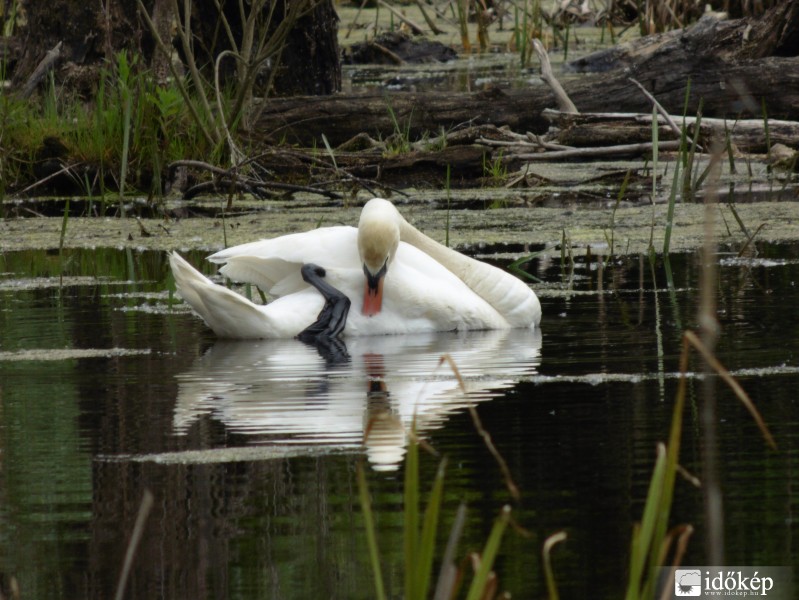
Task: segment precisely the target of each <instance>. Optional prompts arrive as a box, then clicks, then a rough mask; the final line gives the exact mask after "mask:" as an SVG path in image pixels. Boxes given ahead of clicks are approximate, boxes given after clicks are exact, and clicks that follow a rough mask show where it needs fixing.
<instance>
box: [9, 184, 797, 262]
mask: <svg viewBox="0 0 799 600" xmlns="http://www.w3.org/2000/svg"><path fill="white" fill-rule="evenodd" d="M363 200H365V198H364V199H363ZM394 201H395V202H396V203H397V204H398V206H399V208H400V210H401V212H402V213H403V214H404V215H405V216H406V217H407V218H408V220H409V221H410V222H412V223H413V224H414V225H416V226H417V227H418V228H419V229H421V230H422V231H424V232H425V233H427V234H428V235H430V236H431V237H433V238H434V239H437V240H440V241H444V240H445V237H446V229H447V218H448V216H447V215H448V211H447V199H446V196H444V195H442V193H441V192H435V193H432V192H427V193H424V192H420V193H415V194H414V197H413V201H412V202H411V201H407V200H406V201H403V199H402V198H400V197H397V198H394ZM362 203H363V202H362V199H358V201H354V202H352V203H350V204H349V205H347V206H344V205H337V204H333V203H325V202H320V201H319V200H318V199H316V198H313V199H312V198H300V199H297V200H291V201H284V202H276V201H270V202H258V203H250V204H249V205H248V204H247V203H244V202H241V203H238V204H236V205H235V206H234V207H235V208H236V209H237V210H238V211H240V212H239V213H238V214H235V215H230V216H226V217H224V218H223V217H222V216H218V217H212V218H208V217H191V216H189V217H184V218H180V219H165V218H159V219H153V218H151V219H135V218H96V217H94V218H85V217H71V218H70V219H69V220H68V223H67V229H66V235H65V237H64V246H65V247H67V248H101V247H108V248H123V247H132V248H141V249H152V250H173V249H177V250H184V251H185V250H192V249H200V250H208V251H211V250H217V249H219V248H222V247H224V246H226V245H227V246H232V245H235V244H240V243H244V242H249V241H253V240H257V239H261V238H268V237H274V236H278V235H283V234H286V233H291V232H295V231H305V230H309V229H313V228H315V227H318V226H330V225H341V224H344V225H356V224H357V220H358V216H359V214H360V207H361V206H362ZM480 203H482V204H483V206H481V207H478V206H477V204H480ZM208 205H209V206H211V207H215V208H217V209H221V205H220V202H219V201H218V200H217V201H215V202H213V203H211V202H208ZM198 206H199V204H198ZM450 206H451V208H450V210H449V223H450V225H449V239H450V245H451V246H453V247H455V248H458V249H461V250H465V251H468V252H470V253H476V254H494V253H500V254H501V253H509V254H513V255H521V254H523V253H525V252H528V251H535V250H539V249H542V248H549V249H551V251H552V252H553V253H556V252H557V253H559V250H558V249H557V248H559V244H560V242H561V239H562V237H563V234H564V232H565V234H566V236H567V238H568V240H569V241H570V243H571V244H572V245H573V246H576V247H585V246H587V245H590V246H591V247H592V252H594V253H608V252H609V248H608V240H609V239H610V237H611V232H613V239H614V253H615V254H636V253H640V252H645V251H646V250H647V248H648V245H649V241H650V236H651V235H653V239H654V245H655V248H656V249H657V250H660V249H661V248H662V245H663V237H664V233H665V228H666V219H667V206H666V205H665V204H658V205H655V206H651V205H648V206H620V207H618V208H617V209H616V210H615V213H614V211H613V203H612V202H611V201H608V203H607V205H606V206H603V207H601V208H585V207H579V206H563V207H556V208H550V207H543V206H532V207H531V206H525V205H524V198H523V197H522V196H520V195H514V194H508V191H507V190H503V191H502V193H501V194H499V193H497V194H495V195H492V194H491V193H490V192H488V191H486V190H480V191H479V192H474V193H472V194H468V193H460V194H459V195H458V197H457V199H453V200H452V201H451V203H450ZM465 207H468V209H467V208H465ZM173 208H174V206H173ZM183 208H184V209H185V207H183ZM478 208H479V210H478ZM734 211H735V212H737V214H738V217H740V219H741V220H742V222H743V223H744V225H745V226H746V228H747V229H748V231H749V232H754V231H756V230H757V229H758V227H760V226H761V224H762V225H763V227H762V229H760V231H759V233H758V234H757V237H756V241H768V242H776V243H779V242H788V241H791V242H795V241H796V240H797V239H799V203H797V202H757V203H748V204H742V203H738V204H736V205H735V206H734ZM704 212H705V209H704V206H703V205H701V204H678V205H677V206H676V207H675V216H674V229H673V232H672V237H671V248H672V250H675V251H686V250H692V249H695V248H697V247H698V246H699V245H700V243H701V239H702V232H703V220H704ZM714 215H715V221H716V223H715V228H716V233H717V235H718V240H719V242H720V243H722V244H730V245H732V246H736V245H743V244H744V243H745V242H746V236H745V235H744V233H743V232H742V231H741V229H740V227H739V225H738V224H737V221H736V217H735V214H734V212H733V208H731V207H730V206H729V205H726V204H720V205H718V209H717V210H715V211H714ZM62 222H63V219H62V218H60V217H34V218H13V219H4V220H2V221H0V251H3V252H8V251H14V250H26V249H56V250H57V249H58V247H59V242H60V236H61V226H62ZM653 227H654V234H652V231H653Z"/></svg>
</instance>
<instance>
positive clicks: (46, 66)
mask: <svg viewBox="0 0 799 600" xmlns="http://www.w3.org/2000/svg"><path fill="white" fill-rule="evenodd" d="M61 46H62V43H61V42H58V43H57V44H56V45H55V47H54V48H53V49H52V50H48V51H47V54H45V55H44V58H43V59H42V60H41V61H40V62H39V64H38V65H36V68H35V69H34V70H33V73H31V75H30V77H28V80H27V81H26V82H25V85H24V86H23V87H22V93H21V94H20V95H21V96H22V98H28V97H30V95H31V94H32V93H33V90H35V89H36V86H37V85H38V84H39V82H40V81H41V80H42V79H43V78H44V76H45V75H46V74H47V72H48V71H49V70H50V69H52V68H53V65H55V63H56V61H57V60H58V59H59V58H60V57H61Z"/></svg>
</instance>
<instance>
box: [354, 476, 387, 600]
mask: <svg viewBox="0 0 799 600" xmlns="http://www.w3.org/2000/svg"><path fill="white" fill-rule="evenodd" d="M358 495H359V496H360V499H361V510H362V511H363V522H364V526H365V527H366V543H367V545H368V546H369V560H370V562H371V563H372V573H373V574H374V578H375V597H376V598H377V600H385V598H386V592H385V588H384V587H383V571H382V569H381V567H380V554H379V552H378V549H377V536H376V535H375V522H374V516H373V515H372V502H371V500H370V499H369V489H368V488H367V486H366V475H364V472H363V465H362V464H360V463H359V464H358Z"/></svg>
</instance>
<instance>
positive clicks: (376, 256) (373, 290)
mask: <svg viewBox="0 0 799 600" xmlns="http://www.w3.org/2000/svg"><path fill="white" fill-rule="evenodd" d="M400 219H401V217H400V215H399V213H398V212H397V209H396V208H394V205H393V204H391V202H389V201H388V200H383V199H382V198H373V199H372V200H370V201H369V202H367V203H366V205H365V206H364V207H363V210H362V211H361V220H360V221H359V222H358V253H359V254H360V257H361V262H362V263H363V272H364V275H366V286H365V288H364V293H363V310H362V312H363V314H365V315H367V316H372V315H375V314H377V313H379V312H380V308H381V307H382V303H383V279H384V278H385V276H386V273H387V272H388V269H389V266H390V265H391V262H392V261H393V260H394V256H395V255H396V253H397V248H398V247H399V242H400V222H401V221H400Z"/></svg>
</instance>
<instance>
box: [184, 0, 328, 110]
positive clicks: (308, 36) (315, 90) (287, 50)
mask: <svg viewBox="0 0 799 600" xmlns="http://www.w3.org/2000/svg"><path fill="white" fill-rule="evenodd" d="M291 1H293V0H271V1H270V3H268V4H267V6H266V8H264V13H265V17H264V19H266V18H267V15H268V13H269V11H270V10H274V13H273V15H272V22H271V24H270V31H271V30H274V29H275V27H276V26H277V24H278V23H280V22H281V21H282V20H283V17H284V15H285V12H286V6H287V3H288V2H291ZM217 2H218V0H193V3H192V11H193V12H192V31H193V33H194V35H195V41H196V44H195V53H196V56H197V62H198V64H201V65H205V69H206V76H207V77H208V79H209V80H210V81H213V72H212V70H213V65H214V62H215V60H216V57H217V56H219V55H220V54H221V53H222V52H224V51H226V50H230V49H231V46H230V43H229V41H228V37H227V34H226V32H225V31H224V29H223V27H222V25H221V20H220V19H219V18H218V17H214V15H218V10H217V8H216V5H217ZM272 3H275V4H274V6H272ZM222 10H223V11H224V14H225V17H226V19H227V21H228V23H229V25H230V29H231V31H232V33H233V37H234V38H236V39H237V40H240V39H241V38H242V32H243V23H242V19H241V12H240V10H239V5H238V2H223V3H222ZM337 32H338V15H337V14H336V11H335V10H334V8H333V4H332V1H331V0H316V6H315V8H314V10H313V11H312V12H311V14H309V15H306V16H304V17H302V18H301V19H300V20H299V21H298V22H297V25H296V27H294V28H293V29H292V30H291V32H290V33H289V35H288V37H287V39H286V45H285V47H284V49H283V52H282V54H281V55H280V56H276V57H275V59H273V60H272V61H271V63H270V64H268V65H265V68H264V69H263V73H262V74H261V75H260V76H259V79H258V81H257V83H256V87H255V93H256V94H257V95H261V96H266V95H270V94H271V93H274V94H277V95H280V96H290V95H295V94H303V95H309V96H317V95H324V94H332V93H333V92H336V91H338V90H340V89H341V66H340V64H339V52H338V41H337ZM275 65H277V71H276V72H275V73H274V77H271V75H272V73H271V70H272V69H274V67H275ZM235 72H236V63H235V61H234V60H233V59H229V60H224V61H223V62H222V65H221V67H220V76H221V78H222V80H223V81H225V80H227V79H231V78H233V77H235ZM270 81H271V82H272V88H273V89H272V90H267V89H266V86H268V85H269V82H270Z"/></svg>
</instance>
